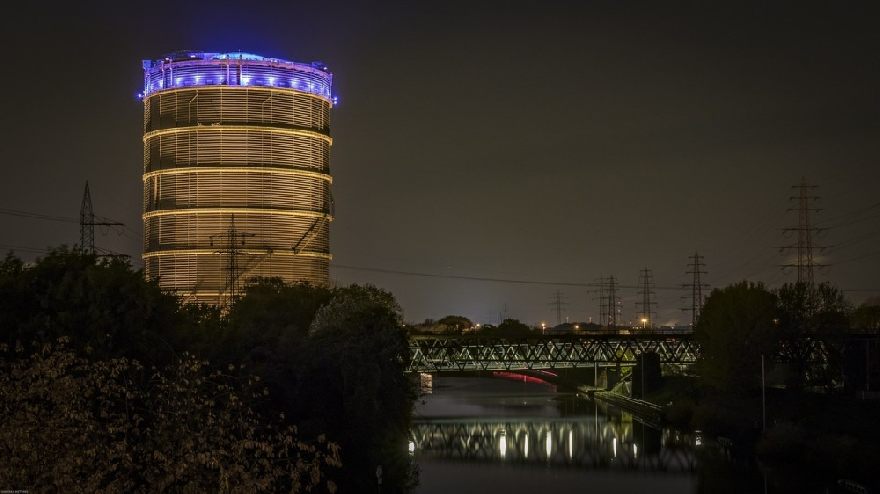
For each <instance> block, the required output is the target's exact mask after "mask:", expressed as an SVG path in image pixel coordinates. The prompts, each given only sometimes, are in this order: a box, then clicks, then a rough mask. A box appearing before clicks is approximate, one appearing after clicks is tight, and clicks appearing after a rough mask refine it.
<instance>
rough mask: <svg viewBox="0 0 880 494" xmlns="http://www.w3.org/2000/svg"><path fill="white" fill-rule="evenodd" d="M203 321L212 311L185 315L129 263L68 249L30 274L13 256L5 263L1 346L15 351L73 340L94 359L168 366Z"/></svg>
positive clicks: (0, 287) (0, 279)
mask: <svg viewBox="0 0 880 494" xmlns="http://www.w3.org/2000/svg"><path fill="white" fill-rule="evenodd" d="M203 318H208V319H209V318H210V311H209V310H204V309H203V308H202V309H199V308H188V309H183V308H182V307H181V304H180V302H179V300H178V299H177V298H176V297H174V296H172V295H168V294H164V293H162V291H161V290H160V289H159V287H158V285H156V284H155V283H153V282H149V281H146V280H145V279H144V276H143V273H142V272H141V271H134V270H132V269H131V265H130V264H129V263H128V262H127V261H123V260H119V259H112V260H99V259H97V258H96V257H95V256H93V255H87V254H83V253H82V252H80V251H72V250H68V249H67V248H65V247H61V248H58V249H54V250H52V251H51V252H50V253H49V254H48V255H46V256H45V257H43V258H41V259H39V260H37V262H36V263H35V264H34V265H32V266H29V267H25V266H24V265H23V264H22V263H21V261H20V260H19V259H17V258H15V257H13V256H12V255H7V257H6V258H5V259H4V260H3V261H2V263H0V342H5V343H6V344H8V345H10V346H12V347H15V346H16V344H27V343H30V342H31V341H40V342H44V343H46V342H53V341H54V340H55V339H56V338H58V337H61V336H69V337H71V345H73V346H75V347H77V348H81V349H83V350H85V351H86V352H87V353H88V354H89V355H91V356H92V357H93V358H107V357H117V356H122V355H125V356H127V357H129V358H137V359H140V360H141V361H146V362H151V363H157V364H162V363H164V362H167V361H168V360H169V359H171V358H172V357H173V354H174V347H176V346H179V345H178V343H182V342H184V341H185V340H186V338H188V337H189V335H193V334H198V332H199V331H198V327H199V326H200V325H201V324H202V320H203Z"/></svg>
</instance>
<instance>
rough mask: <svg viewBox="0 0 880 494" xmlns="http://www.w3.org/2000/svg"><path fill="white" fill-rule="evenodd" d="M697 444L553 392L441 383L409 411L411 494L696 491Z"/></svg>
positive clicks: (518, 384) (531, 386) (495, 383)
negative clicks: (413, 466)
mask: <svg viewBox="0 0 880 494" xmlns="http://www.w3.org/2000/svg"><path fill="white" fill-rule="evenodd" d="M700 441H701V440H700V439H699V438H698V437H695V436H694V435H689V434H683V433H680V432H678V431H675V430H672V429H665V428H659V427H656V426H652V425H648V424H645V423H643V422H641V421H639V420H638V419H637V418H635V417H633V416H632V415H630V414H629V413H626V412H622V411H620V410H618V409H616V408H615V407H613V406H608V405H606V404H604V403H601V402H595V401H589V400H586V399H583V398H577V397H576V396H574V394H573V393H570V392H560V391H558V390H557V389H556V387H555V386H553V385H549V384H543V383H534V382H522V381H514V380H505V379H498V378H482V377H439V378H435V379H434V386H433V392H432V393H431V394H428V395H425V396H423V397H422V398H421V399H420V401H419V403H417V405H416V408H415V422H414V426H413V431H412V442H411V445H410V447H411V450H413V451H412V453H413V456H414V458H415V461H416V463H417V464H418V466H419V470H420V473H419V487H418V489H417V490H416V492H417V493H418V494H440V493H450V492H455V493H462V494H464V493H471V492H473V493H485V492H491V491H497V492H499V493H507V492H532V493H534V492H541V491H542V490H543V489H547V488H552V489H553V492H554V493H566V492H579V493H582V492H603V491H606V492H610V491H611V489H613V492H614V493H615V494H625V493H637V492H638V493H641V492H651V493H652V494H666V493H681V492H697V487H698V475H697V454H696V450H697V448H699V447H700V446H698V444H699V443H700Z"/></svg>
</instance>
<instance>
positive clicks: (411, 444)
mask: <svg viewBox="0 0 880 494" xmlns="http://www.w3.org/2000/svg"><path fill="white" fill-rule="evenodd" d="M415 453H416V443H415V442H414V441H410V442H409V454H410V456H412V455H414V454H415Z"/></svg>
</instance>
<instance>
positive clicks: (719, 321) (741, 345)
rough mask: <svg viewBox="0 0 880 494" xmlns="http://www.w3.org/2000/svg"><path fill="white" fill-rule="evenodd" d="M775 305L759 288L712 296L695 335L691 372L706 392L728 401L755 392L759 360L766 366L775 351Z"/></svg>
mask: <svg viewBox="0 0 880 494" xmlns="http://www.w3.org/2000/svg"><path fill="white" fill-rule="evenodd" d="M776 301H777V300H776V296H775V295H774V294H773V293H771V292H769V291H767V290H766V289H765V288H764V286H763V285H761V284H755V283H750V282H745V281H744V282H741V283H737V284H735V285H731V286H728V287H726V288H723V289H715V290H713V291H712V293H711V295H709V298H708V299H707V300H706V304H705V306H704V307H703V311H702V312H701V314H700V319H699V321H698V322H697V326H696V328H695V329H694V336H695V338H696V339H697V342H699V344H700V348H701V355H700V358H699V360H698V361H697V364H696V369H697V372H698V374H699V376H700V377H701V379H702V382H703V383H704V384H705V385H706V386H707V387H709V388H711V389H714V390H716V391H722V392H724V393H726V394H733V395H741V394H747V393H749V392H751V391H753V390H755V389H756V388H758V387H760V385H761V355H762V354H763V355H766V357H767V359H768V361H769V359H770V357H771V356H772V355H773V352H774V351H775V347H776V340H777V336H778V331H777V330H776V327H775V324H774V319H775V318H776Z"/></svg>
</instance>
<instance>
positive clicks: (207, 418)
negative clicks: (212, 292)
mask: <svg viewBox="0 0 880 494" xmlns="http://www.w3.org/2000/svg"><path fill="white" fill-rule="evenodd" d="M65 341H66V339H64V338H63V339H61V340H60V343H59V345H53V344H45V345H42V346H41V347H38V348H37V349H35V351H33V352H32V353H30V352H27V351H25V349H24V348H25V347H23V346H18V347H17V348H16V349H10V348H9V347H8V346H6V345H2V346H0V404H2V405H0V407H2V413H0V453H2V456H3V458H4V461H3V462H0V478H2V479H3V481H4V482H5V483H7V484H8V485H26V486H31V487H34V488H36V489H37V490H41V491H42V490H48V491H70V492H154V491H163V490H170V491H175V492H177V491H179V492H206V491H209V492H210V491H213V492H276V491H279V490H284V491H290V492H303V491H311V490H313V489H315V488H317V487H319V486H323V488H325V489H327V490H329V491H334V490H335V484H334V483H333V482H330V481H328V480H327V479H326V473H325V471H326V469H327V468H328V467H338V466H340V462H339V451H338V447H337V446H336V445H334V444H331V443H327V442H326V441H325V440H324V439H323V438H321V439H319V440H318V441H317V442H316V443H313V444H309V443H305V442H302V441H300V440H298V439H297V437H296V431H295V430H294V429H293V428H290V427H279V426H277V425H275V424H274V423H273V422H272V421H269V420H266V419H265V418H264V417H261V416H260V415H258V414H257V413H255V412H254V410H253V409H252V407H251V403H252V402H253V401H255V400H257V399H261V397H262V396H263V395H264V393H265V391H264V386H262V384H261V383H260V382H259V379H258V378H256V377H253V376H247V375H236V374H235V373H234V372H233V371H234V369H229V372H225V373H224V372H220V371H210V370H209V369H208V367H207V364H206V363H205V362H203V361H200V360H199V359H197V358H195V357H193V356H191V355H188V354H185V355H182V356H181V357H180V358H179V360H177V361H176V362H174V363H173V364H171V365H169V366H168V367H167V368H165V369H155V368H153V369H146V368H144V367H143V366H141V365H140V363H138V362H137V361H135V360H131V359H127V358H124V357H123V358H114V359H108V360H97V361H94V360H87V359H85V358H82V357H80V356H78V355H77V354H76V353H75V352H74V351H72V350H69V349H67V348H66V347H65V346H64V342H65Z"/></svg>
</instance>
